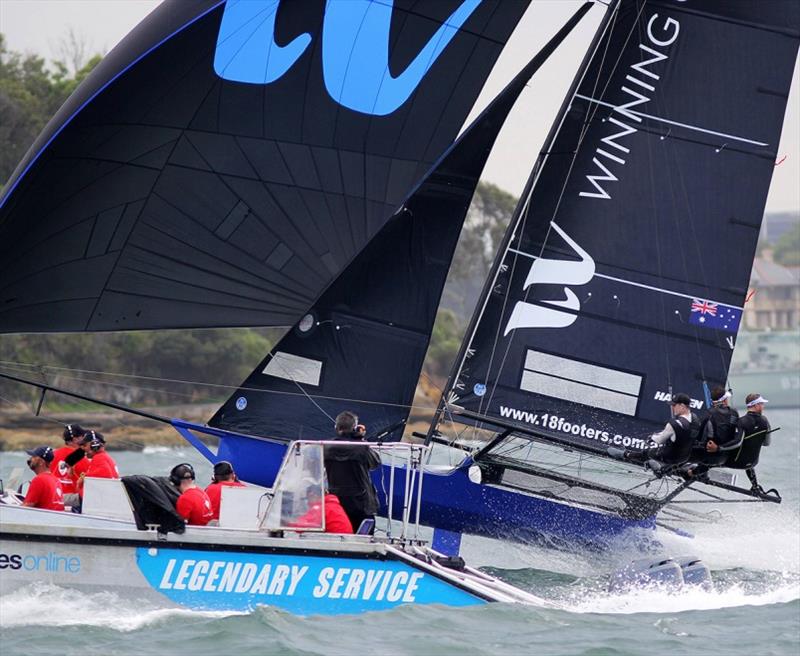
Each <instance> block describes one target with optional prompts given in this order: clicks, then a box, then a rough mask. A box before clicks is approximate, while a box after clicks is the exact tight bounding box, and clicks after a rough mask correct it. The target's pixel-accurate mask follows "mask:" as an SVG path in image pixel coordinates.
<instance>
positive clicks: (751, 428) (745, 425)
mask: <svg viewBox="0 0 800 656" xmlns="http://www.w3.org/2000/svg"><path fill="white" fill-rule="evenodd" d="M739 428H741V429H742V432H743V435H742V446H740V447H739V448H738V449H732V450H731V451H732V453H731V454H730V455H729V456H728V461H727V462H726V463H725V466H726V467H732V468H733V469H749V468H750V467H755V466H756V465H757V464H758V456H759V455H760V454H761V447H762V446H764V443H765V442H768V441H769V434H768V433H767V431H769V430H770V425H769V421H767V418H766V417H764V415H761V414H758V413H755V412H748V413H747V414H746V415H745V416H744V417H742V418H741V419H739Z"/></svg>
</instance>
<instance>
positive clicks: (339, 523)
mask: <svg viewBox="0 0 800 656" xmlns="http://www.w3.org/2000/svg"><path fill="white" fill-rule="evenodd" d="M321 505H322V504H320V502H319V500H317V501H314V502H313V503H312V504H311V505H310V506H309V508H308V512H306V514H305V515H303V516H302V517H300V518H299V519H298V520H297V521H295V522H292V526H293V527H296V528H299V529H302V528H316V527H319V526H320V520H321V519H322V517H321V516H320V506H321ZM325 532H326V533H352V532H353V524H352V523H351V522H350V518H349V517H348V516H347V513H346V512H345V511H344V508H342V504H341V503H340V502H339V497H337V496H336V495H335V494H331V493H330V492H328V493H327V494H326V495H325Z"/></svg>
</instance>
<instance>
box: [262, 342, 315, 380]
mask: <svg viewBox="0 0 800 656" xmlns="http://www.w3.org/2000/svg"><path fill="white" fill-rule="evenodd" d="M262 373H264V374H266V375H267V376H275V377H276V378H283V379H285V380H291V381H292V382H295V383H302V384H303V385H314V386H315V387H316V386H318V385H319V379H320V376H321V375H322V362H320V361H319V360H312V359H310V358H304V357H302V356H299V355H292V354H291V353H283V352H282V351H276V352H275V355H273V356H272V359H271V360H270V361H269V363H268V364H267V366H266V367H264V371H263V372H262Z"/></svg>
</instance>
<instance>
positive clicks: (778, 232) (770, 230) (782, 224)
mask: <svg viewBox="0 0 800 656" xmlns="http://www.w3.org/2000/svg"><path fill="white" fill-rule="evenodd" d="M798 223H800V214H798V213H797V212H771V213H769V214H765V215H764V219H763V220H762V221H761V233H760V235H759V241H761V242H767V243H769V244H772V245H775V243H776V242H777V241H778V240H779V239H780V238H781V237H783V235H785V234H786V233H787V232H790V231H791V230H793V229H794V228H795V226H797V224H798Z"/></svg>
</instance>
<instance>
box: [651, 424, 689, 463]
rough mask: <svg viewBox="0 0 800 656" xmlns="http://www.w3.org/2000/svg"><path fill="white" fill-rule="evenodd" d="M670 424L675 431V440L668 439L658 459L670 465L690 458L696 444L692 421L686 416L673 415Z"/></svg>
mask: <svg viewBox="0 0 800 656" xmlns="http://www.w3.org/2000/svg"><path fill="white" fill-rule="evenodd" d="M669 425H670V426H672V430H673V431H675V441H674V442H673V441H672V440H668V441H667V442H666V443H665V444H664V446H663V447H662V448H661V452H660V453H659V456H658V459H659V460H661V462H664V463H666V464H668V465H680V464H682V463H684V462H686V461H687V460H688V459H689V455H690V454H691V452H692V446H693V445H694V438H693V437H692V422H691V421H690V420H688V419H687V418H686V417H673V418H672V419H670V420H669Z"/></svg>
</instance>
